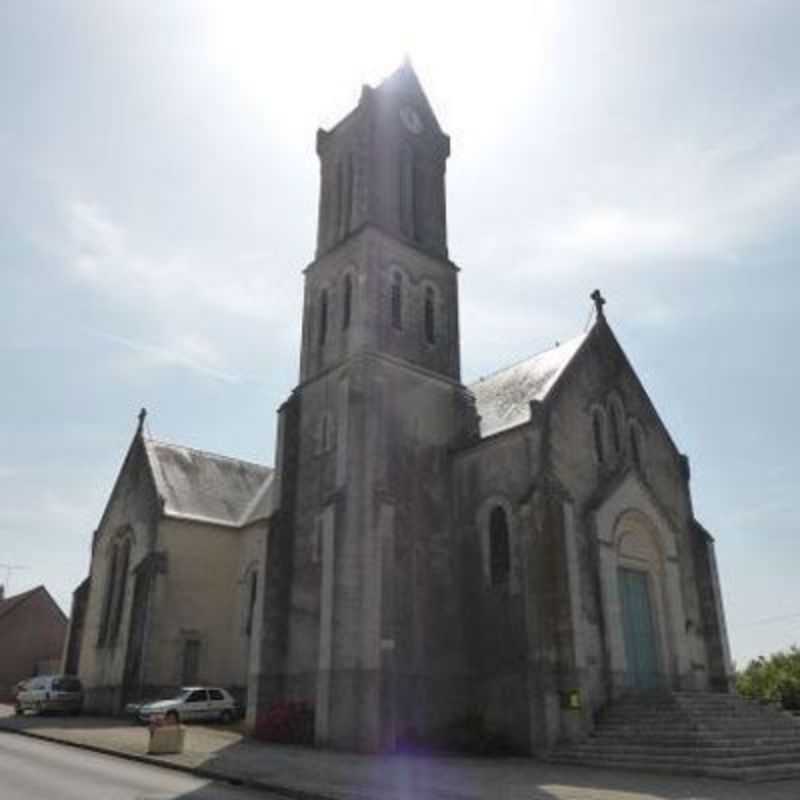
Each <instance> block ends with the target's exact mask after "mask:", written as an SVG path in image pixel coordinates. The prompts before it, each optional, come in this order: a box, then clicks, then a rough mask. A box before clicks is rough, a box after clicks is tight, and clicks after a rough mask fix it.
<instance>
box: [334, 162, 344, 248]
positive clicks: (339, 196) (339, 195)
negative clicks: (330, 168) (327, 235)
mask: <svg viewBox="0 0 800 800" xmlns="http://www.w3.org/2000/svg"><path fill="white" fill-rule="evenodd" d="M344 193H345V192H344V166H343V165H342V162H341V161H337V162H336V218H335V222H336V227H335V229H334V242H335V241H336V240H338V239H340V238H341V236H342V226H343V223H344Z"/></svg>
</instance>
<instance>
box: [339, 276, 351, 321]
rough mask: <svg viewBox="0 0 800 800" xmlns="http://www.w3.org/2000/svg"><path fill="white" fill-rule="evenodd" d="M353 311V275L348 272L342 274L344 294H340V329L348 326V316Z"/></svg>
mask: <svg viewBox="0 0 800 800" xmlns="http://www.w3.org/2000/svg"><path fill="white" fill-rule="evenodd" d="M352 313H353V276H352V275H351V274H350V273H349V272H348V273H347V275H345V276H344V294H343V296H342V330H343V331H346V330H347V329H348V328H349V327H350V317H351V316H352Z"/></svg>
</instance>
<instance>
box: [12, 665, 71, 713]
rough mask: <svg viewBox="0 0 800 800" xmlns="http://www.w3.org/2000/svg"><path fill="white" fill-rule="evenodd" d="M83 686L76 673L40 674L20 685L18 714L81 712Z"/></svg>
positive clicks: (16, 701)
mask: <svg viewBox="0 0 800 800" xmlns="http://www.w3.org/2000/svg"><path fill="white" fill-rule="evenodd" d="M82 707H83V686H82V685H81V682H80V680H78V678H76V677H75V676H74V675H38V676H36V677H35V678H29V679H28V680H27V681H25V682H24V683H23V684H22V686H20V688H19V690H18V691H17V696H16V700H15V702H14V710H15V711H16V713H17V714H24V713H25V712H26V711H35V712H36V713H38V714H41V713H43V712H45V711H66V712H68V713H71V714H80V713H81V708H82Z"/></svg>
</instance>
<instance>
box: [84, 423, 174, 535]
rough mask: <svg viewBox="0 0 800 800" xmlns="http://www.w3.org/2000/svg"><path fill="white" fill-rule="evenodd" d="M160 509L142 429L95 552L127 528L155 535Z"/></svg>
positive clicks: (99, 528) (117, 485) (102, 521)
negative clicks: (154, 528)
mask: <svg viewBox="0 0 800 800" xmlns="http://www.w3.org/2000/svg"><path fill="white" fill-rule="evenodd" d="M159 506H160V503H159V497H158V491H157V489H156V484H155V483H154V481H153V473H152V471H151V469H150V463H149V459H148V457H147V452H146V449H145V446H144V439H143V437H142V435H141V428H139V429H137V432H136V435H135V436H134V438H133V441H132V442H131V445H130V447H129V448H128V452H127V453H126V455H125V460H124V461H123V463H122V467H121V468H120V471H119V474H118V475H117V478H116V480H115V481H114V486H113V488H112V490H111V494H110V495H109V498H108V501H107V503H106V507H105V508H104V510H103V514H102V516H101V517H100V522H99V524H98V526H97V530H96V531H95V540H94V542H93V544H92V549H93V550H94V548H95V547H96V546H97V545H98V544H100V543H102V542H103V540H104V539H106V538H108V537H109V536H111V535H113V534H114V533H116V532H117V531H118V530H120V529H121V528H123V527H125V528H134V527H135V528H141V529H143V530H145V529H146V530H150V531H151V532H152V529H153V526H154V525H155V524H156V521H157V519H158V516H159V514H160V508H159Z"/></svg>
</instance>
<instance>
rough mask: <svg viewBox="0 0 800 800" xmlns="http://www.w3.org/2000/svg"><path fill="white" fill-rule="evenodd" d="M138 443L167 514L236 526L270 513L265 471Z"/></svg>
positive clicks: (165, 446)
mask: <svg viewBox="0 0 800 800" xmlns="http://www.w3.org/2000/svg"><path fill="white" fill-rule="evenodd" d="M143 441H144V446H145V451H146V453H147V457H148V460H149V462H150V468H151V470H152V472H153V479H154V480H155V483H156V490H157V491H158V493H159V495H161V497H162V498H164V513H165V514H166V515H167V516H170V517H176V518H178V519H192V520H199V521H201V522H211V523H214V524H216V525H227V526H233V527H241V526H242V525H247V524H248V523H250V522H254V521H255V520H257V519H263V518H264V517H267V516H269V514H270V513H271V512H272V509H273V506H274V504H273V497H272V491H271V488H272V479H273V476H274V470H273V469H272V468H271V467H267V466H264V465H263V464H254V463H252V462H250V461H242V460H240V459H236V458H228V457H227V456H221V455H217V454H215V453H206V452H204V451H202V450H194V449H193V448H191V447H181V446H180V445H176V444H170V443H168V442H161V441H157V440H156V439H150V438H148V437H144V438H143Z"/></svg>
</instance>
